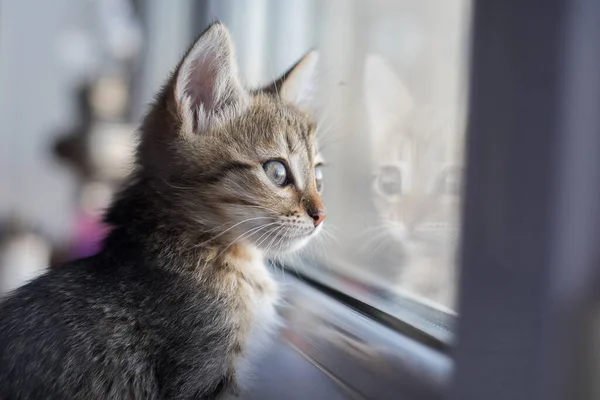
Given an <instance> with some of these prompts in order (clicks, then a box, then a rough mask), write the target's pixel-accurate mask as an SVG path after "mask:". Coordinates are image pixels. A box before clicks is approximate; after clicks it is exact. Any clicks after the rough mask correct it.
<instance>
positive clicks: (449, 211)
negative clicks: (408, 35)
mask: <svg viewBox="0 0 600 400" xmlns="http://www.w3.org/2000/svg"><path fill="white" fill-rule="evenodd" d="M365 96H366V107H367V116H368V129H369V135H370V138H371V145H372V173H373V184H372V185H373V186H372V192H371V194H372V199H373V203H374V206H375V210H376V212H377V218H376V223H375V224H374V225H375V226H374V227H373V228H372V230H371V231H370V232H369V234H368V236H369V239H368V240H367V241H366V242H367V245H366V246H365V247H366V248H368V249H371V250H373V253H374V259H373V264H374V265H373V268H375V269H376V270H374V271H373V272H374V273H377V274H379V275H383V276H380V278H384V279H386V280H392V281H393V284H394V285H395V286H397V287H398V288H400V289H402V290H406V291H408V292H409V293H411V294H414V295H417V296H423V297H425V298H427V299H429V300H433V301H435V302H437V303H441V304H443V305H445V306H452V305H453V303H454V297H455V285H456V283H455V268H454V254H455V248H456V241H457V233H458V232H457V228H458V225H457V222H458V221H457V213H458V201H459V197H458V196H459V192H460V186H461V183H460V181H461V166H460V165H459V164H458V163H459V162H460V161H461V158H460V154H459V152H460V148H459V146H456V143H458V140H457V139H458V135H457V134H456V133H457V132H455V130H454V129H453V128H454V126H453V125H452V124H451V122H452V121H453V120H452V119H448V118H440V116H439V113H432V112H428V111H427V110H425V109H421V108H419V107H416V106H415V104H414V103H413V99H412V98H411V96H410V95H409V93H408V91H407V89H406V88H405V87H404V85H403V84H402V82H401V81H400V80H399V78H398V77H397V76H396V74H395V73H394V71H393V70H392V69H391V67H390V66H389V65H388V64H387V63H386V62H385V61H383V60H382V59H381V58H380V57H378V56H369V58H368V59H367V64H366V69H365Z"/></svg>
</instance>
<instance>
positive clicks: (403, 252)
mask: <svg viewBox="0 0 600 400" xmlns="http://www.w3.org/2000/svg"><path fill="white" fill-rule="evenodd" d="M341 3H343V4H341ZM321 8H322V10H321V13H322V14H321V16H320V26H319V35H318V37H317V43H318V44H317V47H318V48H319V50H320V52H321V58H320V62H321V66H320V67H321V70H320V85H319V88H318V89H319V90H318V91H317V95H316V102H315V104H316V105H315V110H316V114H317V118H318V120H319V121H320V125H319V130H320V131H319V136H320V140H321V146H322V148H323V152H324V154H325V158H326V160H327V163H328V165H327V167H326V170H325V189H324V197H325V201H326V204H327V207H328V212H329V217H328V221H327V223H326V224H325V227H324V232H323V234H322V237H321V238H320V240H318V241H315V243H314V244H313V245H312V247H311V248H310V249H309V250H308V251H307V252H306V253H308V254H304V255H302V254H301V255H300V256H297V257H294V258H292V259H291V260H289V261H287V263H288V265H290V266H291V267H293V268H296V269H297V270H299V271H300V272H302V273H304V274H306V275H308V276H310V277H313V278H314V279H317V280H319V281H320V282H322V283H325V284H326V285H329V286H332V287H334V288H336V289H338V290H340V291H342V292H344V293H345V294H348V295H351V296H353V297H356V298H359V299H360V300H362V301H365V302H367V303H368V304H370V305H372V306H375V307H377V308H378V309H381V310H384V311H385V312H388V313H390V314H392V315H395V316H397V317H401V318H402V319H404V320H407V319H408V320H410V321H411V323H414V324H417V325H422V326H421V328H422V329H426V330H428V331H431V333H433V334H434V335H436V336H438V337H443V338H444V339H445V340H447V339H449V332H447V330H448V329H449V326H447V325H449V324H450V323H449V322H446V323H440V321H439V318H438V317H435V319H434V316H433V315H434V314H436V312H435V311H433V310H429V309H428V307H431V308H433V309H434V310H437V311H438V314H439V313H440V312H442V313H444V314H447V315H452V314H454V311H453V310H454V309H455V301H456V292H457V290H456V289H457V272H456V271H457V268H456V262H455V259H456V249H457V244H458V238H459V228H460V226H459V220H460V219H459V208H460V204H461V203H460V199H461V192H462V183H461V181H462V170H463V144H464V114H465V112H464V111H465V93H466V81H465V78H466V73H465V72H466V71H465V70H466V61H467V60H466V55H467V53H468V52H467V50H468V48H467V47H468V26H469V1H468V0H452V1H428V2H422V1H352V2H346V1H345V2H335V1H333V2H327V3H326V4H325V3H324V4H322V7H321ZM408 304H413V305H412V306H408ZM423 304H427V305H428V307H423V306H422V305H423ZM442 319H444V318H443V317H442ZM446 319H448V318H446Z"/></svg>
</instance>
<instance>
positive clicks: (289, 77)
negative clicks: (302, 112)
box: [260, 50, 319, 108]
mask: <svg viewBox="0 0 600 400" xmlns="http://www.w3.org/2000/svg"><path fill="white" fill-rule="evenodd" d="M318 61H319V54H318V53H317V51H316V50H311V51H309V52H308V53H306V54H305V55H304V57H302V58H301V59H300V60H299V61H298V62H297V63H296V64H294V65H293V66H292V67H291V68H290V69H289V70H288V71H286V72H285V73H284V74H283V76H281V77H280V78H279V79H277V80H276V81H274V82H273V83H271V84H269V85H267V86H266V87H264V88H262V89H261V90H260V91H262V92H265V93H271V94H274V95H277V96H279V98H280V99H282V100H283V101H286V102H288V103H291V104H295V105H297V106H300V107H306V108H309V107H310V106H311V104H310V103H311V101H312V96H313V94H314V93H313V92H314V90H315V86H316V82H315V81H316V79H315V78H316V70H317V63H318Z"/></svg>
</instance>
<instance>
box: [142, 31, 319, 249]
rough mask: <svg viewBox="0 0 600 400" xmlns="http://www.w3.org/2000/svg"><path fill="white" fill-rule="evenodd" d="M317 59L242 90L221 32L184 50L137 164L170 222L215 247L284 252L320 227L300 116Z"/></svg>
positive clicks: (312, 151) (311, 151)
mask: <svg viewBox="0 0 600 400" xmlns="http://www.w3.org/2000/svg"><path fill="white" fill-rule="evenodd" d="M316 61H317V54H316V53H315V52H310V53H309V54H308V55H306V56H305V57H304V58H302V59H301V60H300V61H299V62H298V63H297V64H296V65H295V66H294V67H292V69H291V70H290V71H288V72H287V73H286V74H285V75H284V76H283V77H281V78H280V79H278V80H277V81H276V82H274V83H273V84H271V85H269V86H267V87H266V88H264V89H261V90H255V91H249V90H247V89H245V88H244V87H243V85H242V83H241V82H240V78H239V75H238V68H237V65H236V60H235V55H234V49H233V44H232V42H231V38H230V36H229V33H228V31H227V29H226V28H225V27H224V26H223V25H221V24H219V23H217V24H214V25H212V26H210V27H209V28H208V29H207V30H206V31H205V32H204V33H203V34H202V35H201V36H200V38H199V39H198V40H197V41H196V42H195V43H194V45H193V46H192V47H191V48H190V49H189V51H188V52H187V54H186V55H185V56H184V57H183V59H182V60H181V62H180V63H179V65H178V67H177V69H176V70H175V73H174V74H173V76H172V78H171V79H170V80H169V81H168V83H167V84H166V85H165V87H164V88H163V90H162V92H161V93H160V95H159V96H158V98H157V100H156V102H155V104H154V106H153V108H152V109H151V110H150V112H149V114H148V115H147V116H146V118H145V119H144V122H143V124H142V138H141V143H140V146H139V151H138V161H139V164H140V165H141V171H142V173H143V174H145V177H146V179H148V180H149V181H150V182H152V185H153V188H154V189H155V191H156V193H157V195H159V196H161V197H162V198H163V199H165V200H166V201H165V203H164V204H165V205H166V206H167V207H170V208H171V210H168V211H169V212H171V215H172V217H174V218H178V219H179V221H178V223H181V224H184V226H186V229H188V230H190V231H194V230H197V231H198V233H204V234H206V237H209V238H211V239H210V240H211V242H212V243H217V242H221V243H226V244H231V243H234V242H235V243H238V242H240V243H241V242H246V243H252V244H254V245H255V246H257V247H258V248H261V249H263V250H267V251H275V252H281V251H286V250H291V249H296V248H299V247H301V246H302V245H304V244H305V243H306V242H307V241H308V240H309V238H311V237H312V236H313V235H315V234H316V233H317V232H318V231H319V229H320V228H321V226H322V221H323V219H324V218H325V207H324V204H323V202H322V200H321V195H320V191H321V188H322V175H321V167H320V164H321V162H322V160H321V158H320V155H319V151H318V147H317V144H316V141H315V124H314V122H313V121H312V119H311V118H310V117H309V115H308V114H307V113H306V112H305V111H304V110H303V109H302V107H303V106H305V105H306V100H307V95H308V94H309V92H310V89H311V87H312V83H313V82H312V79H313V75H314V70H315V64H316Z"/></svg>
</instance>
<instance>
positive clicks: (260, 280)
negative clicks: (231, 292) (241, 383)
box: [230, 248, 280, 377]
mask: <svg viewBox="0 0 600 400" xmlns="http://www.w3.org/2000/svg"><path fill="white" fill-rule="evenodd" d="M230 260H231V262H232V264H233V266H234V267H235V278H234V279H235V283H234V285H235V287H236V288H237V290H236V296H237V301H236V303H237V305H238V310H237V311H236V312H237V313H238V315H237V318H236V320H237V322H238V324H239V336H238V340H239V341H240V344H241V345H242V347H243V349H244V351H243V356H242V357H240V358H239V359H238V360H237V361H236V369H237V371H238V376H242V377H247V376H248V374H249V373H250V367H251V364H252V361H253V360H256V358H257V357H259V356H260V354H262V352H261V350H262V349H264V347H265V346H267V345H268V343H269V338H270V336H271V333H273V331H274V330H275V328H277V326H278V325H279V321H280V320H279V317H278V315H277V311H276V305H277V302H278V300H279V291H278V287H277V283H276V282H275V280H274V279H273V278H272V276H271V274H270V272H269V270H268V269H267V267H266V264H265V261H264V258H263V254H262V252H260V251H259V250H257V249H255V248H241V249H238V251H236V252H234V253H233V254H232V257H231V259H230Z"/></svg>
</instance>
